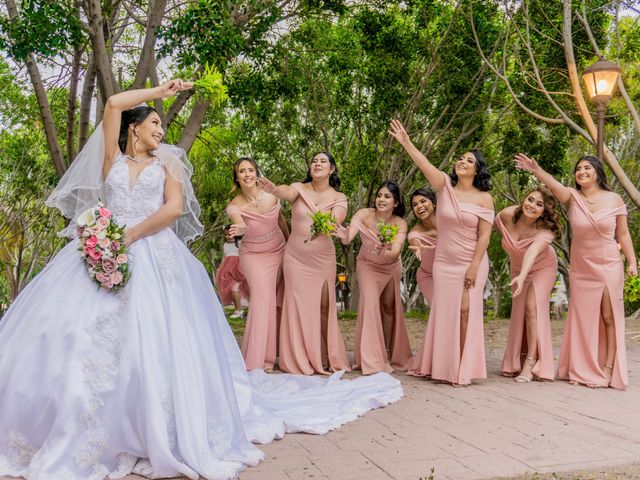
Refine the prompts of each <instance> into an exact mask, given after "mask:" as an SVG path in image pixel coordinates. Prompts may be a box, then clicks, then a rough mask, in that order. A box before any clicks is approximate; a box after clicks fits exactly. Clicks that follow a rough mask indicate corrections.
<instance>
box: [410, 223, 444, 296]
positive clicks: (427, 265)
mask: <svg viewBox="0 0 640 480" xmlns="http://www.w3.org/2000/svg"><path fill="white" fill-rule="evenodd" d="M407 239H408V240H409V241H411V240H414V239H415V240H418V241H419V242H420V243H421V244H422V245H423V246H426V247H435V246H436V245H437V244H438V240H437V239H436V238H434V237H429V236H428V235H427V234H426V233H423V232H416V231H415V230H412V231H410V232H409V235H408V236H407ZM435 256H436V249H435V248H425V249H423V250H422V254H421V259H420V266H419V267H418V271H417V272H416V281H417V282H418V287H419V288H420V292H422V296H423V297H424V298H425V300H426V301H427V303H428V304H429V306H431V305H433V260H434V259H435Z"/></svg>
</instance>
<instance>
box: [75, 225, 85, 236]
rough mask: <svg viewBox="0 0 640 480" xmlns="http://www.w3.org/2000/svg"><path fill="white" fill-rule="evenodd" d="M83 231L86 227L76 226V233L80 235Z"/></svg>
mask: <svg viewBox="0 0 640 480" xmlns="http://www.w3.org/2000/svg"><path fill="white" fill-rule="evenodd" d="M82 232H84V228H82V227H76V235H78V236H79V237H81V236H82Z"/></svg>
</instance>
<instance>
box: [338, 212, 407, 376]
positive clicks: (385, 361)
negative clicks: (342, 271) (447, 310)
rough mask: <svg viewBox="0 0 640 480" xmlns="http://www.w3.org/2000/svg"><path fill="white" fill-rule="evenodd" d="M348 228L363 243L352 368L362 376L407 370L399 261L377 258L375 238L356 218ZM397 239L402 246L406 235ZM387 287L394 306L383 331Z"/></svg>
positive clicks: (358, 272) (376, 240)
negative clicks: (383, 299)
mask: <svg viewBox="0 0 640 480" xmlns="http://www.w3.org/2000/svg"><path fill="white" fill-rule="evenodd" d="M351 227H353V228H356V229H358V231H359V232H360V239H361V240H362V246H361V247H360V252H359V253H358V261H357V265H356V274H357V277H358V288H359V290H360V301H359V302H358V321H357V323H356V348H355V361H354V365H353V368H354V369H358V370H362V373H363V374H365V375H370V374H372V373H377V372H387V373H391V372H393V370H394V369H399V370H407V369H408V368H409V367H410V366H411V361H412V359H413V354H412V353H411V344H410V343H409V334H408V333H407V326H406V325H405V322H404V309H403V307H402V296H401V294H400V278H401V277H402V262H401V260H400V258H399V257H398V258H394V259H389V258H387V257H384V256H382V255H378V254H377V252H376V247H377V246H379V245H380V241H379V240H378V235H377V234H375V233H374V232H372V231H371V230H370V229H369V228H368V227H367V226H366V225H365V224H364V223H363V222H362V221H361V220H360V219H359V218H358V217H353V219H352V220H351ZM397 237H398V238H397V239H396V242H398V243H400V245H402V244H403V243H404V240H405V238H406V235H405V234H398V236H397ZM388 284H392V285H393V291H394V293H395V295H394V298H395V304H394V315H393V324H392V325H389V326H386V327H387V328H385V326H384V325H383V324H382V315H381V311H380V308H381V307H380V296H381V295H382V291H383V290H384V289H385V287H386V286H387V285H388ZM385 330H386V333H387V335H386V336H385Z"/></svg>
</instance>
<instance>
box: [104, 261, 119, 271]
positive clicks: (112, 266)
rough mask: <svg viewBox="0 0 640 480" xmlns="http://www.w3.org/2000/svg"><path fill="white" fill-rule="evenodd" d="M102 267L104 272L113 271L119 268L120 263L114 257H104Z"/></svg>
mask: <svg viewBox="0 0 640 480" xmlns="http://www.w3.org/2000/svg"><path fill="white" fill-rule="evenodd" d="M102 269H103V270H104V273H109V274H110V273H113V272H115V271H116V270H117V269H118V263H117V262H116V261H115V260H114V259H113V258H103V259H102Z"/></svg>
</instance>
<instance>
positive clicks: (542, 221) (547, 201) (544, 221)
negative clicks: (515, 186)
mask: <svg viewBox="0 0 640 480" xmlns="http://www.w3.org/2000/svg"><path fill="white" fill-rule="evenodd" d="M533 192H540V195H542V203H544V211H543V212H542V215H540V217H538V219H537V220H536V228H537V229H542V228H546V229H547V230H551V232H552V233H553V235H554V236H555V237H556V238H558V239H559V238H560V237H562V231H561V230H560V220H559V216H558V210H557V209H556V206H557V203H556V199H555V198H554V197H553V195H552V194H551V192H550V191H549V190H548V189H547V188H546V187H543V186H542V185H538V186H536V187H535V188H533V189H531V190H530V191H529V192H528V193H527V194H526V195H525V196H524V200H523V201H522V203H524V201H525V200H526V199H527V197H528V196H529V195H531V194H532V193H533ZM522 203H520V205H518V206H517V207H516V209H515V211H514V212H513V218H512V219H511V221H512V222H513V223H514V224H516V223H518V220H520V217H521V216H522Z"/></svg>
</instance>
